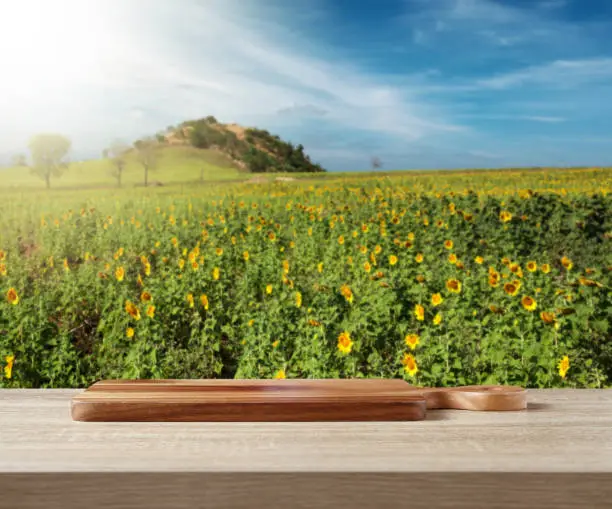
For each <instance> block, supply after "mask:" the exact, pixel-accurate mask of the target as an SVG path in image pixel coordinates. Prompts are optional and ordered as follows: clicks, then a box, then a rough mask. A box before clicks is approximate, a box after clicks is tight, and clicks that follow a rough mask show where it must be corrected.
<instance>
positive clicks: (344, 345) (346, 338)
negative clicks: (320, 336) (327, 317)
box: [338, 331, 353, 354]
mask: <svg viewBox="0 0 612 509" xmlns="http://www.w3.org/2000/svg"><path fill="white" fill-rule="evenodd" d="M352 349H353V341H352V340H351V335H350V334H349V333H348V332H346V331H344V332H341V333H340V335H339V336H338V350H340V351H341V352H342V353H343V354H348V353H351V350H352Z"/></svg>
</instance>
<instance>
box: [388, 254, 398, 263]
mask: <svg viewBox="0 0 612 509" xmlns="http://www.w3.org/2000/svg"><path fill="white" fill-rule="evenodd" d="M396 263H397V256H395V255H391V256H389V265H395V264H396Z"/></svg>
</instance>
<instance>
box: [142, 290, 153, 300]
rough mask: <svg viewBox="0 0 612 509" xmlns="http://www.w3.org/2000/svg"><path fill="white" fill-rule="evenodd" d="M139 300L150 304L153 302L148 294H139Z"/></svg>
mask: <svg viewBox="0 0 612 509" xmlns="http://www.w3.org/2000/svg"><path fill="white" fill-rule="evenodd" d="M140 300H141V301H142V302H150V301H152V300H153V296H152V295H151V294H150V293H149V292H142V293H141V294H140Z"/></svg>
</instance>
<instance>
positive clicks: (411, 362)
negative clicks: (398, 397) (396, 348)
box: [402, 353, 419, 376]
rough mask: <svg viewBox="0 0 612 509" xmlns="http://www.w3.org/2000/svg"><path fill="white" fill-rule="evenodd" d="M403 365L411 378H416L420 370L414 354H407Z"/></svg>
mask: <svg viewBox="0 0 612 509" xmlns="http://www.w3.org/2000/svg"><path fill="white" fill-rule="evenodd" d="M402 364H403V365H404V370H405V371H406V373H408V374H409V375H410V376H414V375H416V374H417V372H418V371H419V368H418V366H417V363H416V359H415V358H414V356H413V355H412V354H409V353H406V354H404V358H403V359H402Z"/></svg>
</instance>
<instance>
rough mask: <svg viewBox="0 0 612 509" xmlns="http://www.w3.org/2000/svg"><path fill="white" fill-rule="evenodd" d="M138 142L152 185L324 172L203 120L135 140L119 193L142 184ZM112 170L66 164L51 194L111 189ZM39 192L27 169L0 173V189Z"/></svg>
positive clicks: (250, 132) (293, 154)
mask: <svg viewBox="0 0 612 509" xmlns="http://www.w3.org/2000/svg"><path fill="white" fill-rule="evenodd" d="M143 142H145V143H152V144H153V145H154V146H155V153H156V154H157V156H156V159H157V164H156V168H155V169H151V170H150V172H149V183H150V184H152V185H156V184H157V183H161V184H162V185H171V184H181V183H187V182H211V181H235V180H249V179H250V178H252V177H253V175H252V174H253V173H257V174H260V176H261V177H260V178H261V179H263V180H272V179H273V178H274V177H273V175H272V174H274V176H277V175H278V174H291V175H295V176H296V177H297V176H298V175H304V174H306V175H312V174H314V173H317V174H323V172H325V170H324V169H323V168H322V167H321V166H319V165H318V164H316V163H313V162H312V161H311V160H310V158H309V156H308V155H307V154H305V153H304V147H303V146H302V145H293V144H292V143H290V142H286V141H283V140H281V139H280V137H279V136H276V135H273V134H271V133H269V132H268V131H265V130H261V129H255V128H246V127H242V126H240V125H238V124H222V123H219V122H217V120H216V119H215V118H214V117H206V118H203V119H199V120H190V121H186V122H183V123H181V124H180V125H178V126H170V127H168V128H167V129H166V130H165V131H163V132H158V133H157V134H156V135H155V136H154V137H148V138H146V139H144V140H136V141H135V142H134V144H133V145H132V146H131V149H130V150H129V152H128V153H127V156H125V167H124V172H123V175H122V186H123V187H131V188H133V187H134V186H138V185H141V184H142V182H143V181H144V169H143V166H142V165H141V164H140V162H139V159H138V154H137V151H136V149H135V148H134V147H136V146H138V145H139V143H143ZM23 164H24V165H25V164H26V162H24V163H23ZM114 170H115V167H114V166H113V164H112V161H111V160H110V159H108V158H106V157H103V158H101V159H92V160H89V161H80V162H72V163H70V164H69V165H68V167H67V168H66V169H65V171H64V172H63V173H62V175H61V176H60V177H59V178H58V177H54V178H52V188H55V189H58V188H70V189H73V188H95V187H115V186H116V185H117V181H116V179H115V178H114V176H113V172H114ZM261 174H267V176H264V175H261ZM41 187H45V183H44V181H43V180H41V179H40V178H38V177H37V176H35V175H33V174H32V173H31V171H30V170H29V168H28V167H27V166H16V167H12V168H5V169H2V168H0V189H2V188H4V189H7V188H31V189H37V188H41Z"/></svg>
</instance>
